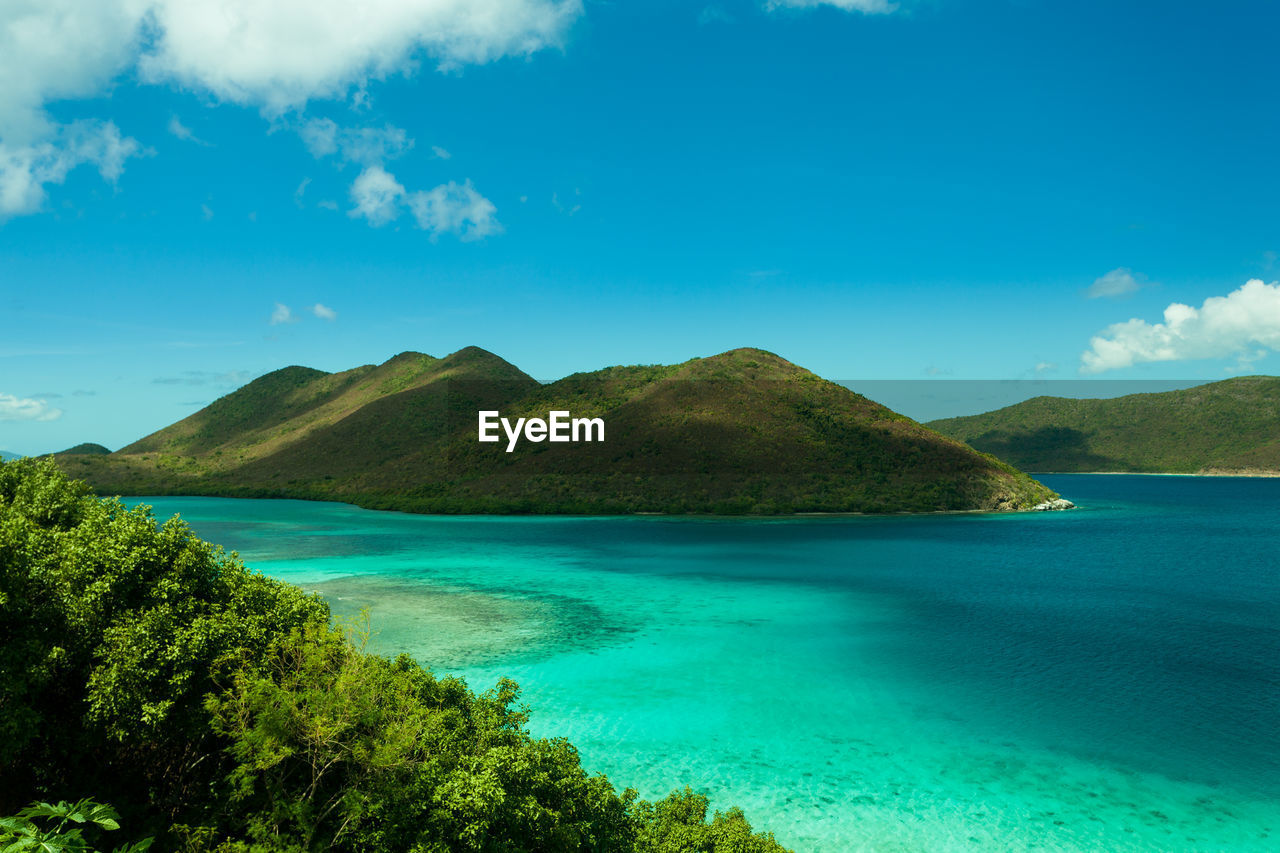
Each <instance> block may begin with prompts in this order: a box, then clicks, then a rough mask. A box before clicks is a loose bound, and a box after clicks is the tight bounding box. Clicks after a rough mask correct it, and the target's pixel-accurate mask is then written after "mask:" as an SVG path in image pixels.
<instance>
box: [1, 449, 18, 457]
mask: <svg viewBox="0 0 1280 853" xmlns="http://www.w3.org/2000/svg"><path fill="white" fill-rule="evenodd" d="M18 458H20V454H17V453H10V452H9V451H7V450H0V459H18Z"/></svg>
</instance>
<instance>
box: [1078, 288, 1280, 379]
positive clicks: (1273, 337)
mask: <svg viewBox="0 0 1280 853" xmlns="http://www.w3.org/2000/svg"><path fill="white" fill-rule="evenodd" d="M1275 349H1280V282H1272V283H1271V284H1265V283H1263V282H1262V280H1261V279H1256V278H1255V279H1250V280H1249V281H1248V282H1246V283H1245V284H1244V285H1242V286H1241V287H1239V288H1238V289H1236V290H1233V291H1232V292H1231V293H1229V294H1227V295H1226V296H1211V297H1209V298H1208V299H1206V300H1205V301H1204V303H1203V304H1202V305H1201V306H1200V307H1199V308H1193V307H1191V306H1190V305H1183V304H1182V303H1180V302H1174V303H1172V304H1171V305H1169V307H1167V308H1165V309H1164V322H1162V323H1148V322H1147V321H1145V320H1141V319H1138V318H1134V319H1131V320H1129V321H1127V322H1124V323H1114V324H1112V325H1110V326H1108V327H1107V328H1106V329H1105V330H1103V331H1102V332H1100V333H1099V334H1097V335H1095V336H1094V337H1093V338H1092V340H1090V342H1089V349H1088V350H1086V351H1085V352H1084V353H1082V354H1081V356H1080V361H1081V367H1080V372H1081V373H1102V372H1104V371H1107V370H1115V369H1118V368H1123V367H1131V366H1133V365H1135V364H1143V363H1149V362H1160V361H1187V360H1191V359H1202V358H1230V357H1234V358H1236V359H1237V367H1238V368H1241V369H1243V368H1245V367H1247V366H1248V365H1249V364H1250V363H1251V362H1253V361H1256V360H1258V359H1259V358H1262V357H1263V356H1264V355H1266V354H1267V352H1268V351H1270V350H1275Z"/></svg>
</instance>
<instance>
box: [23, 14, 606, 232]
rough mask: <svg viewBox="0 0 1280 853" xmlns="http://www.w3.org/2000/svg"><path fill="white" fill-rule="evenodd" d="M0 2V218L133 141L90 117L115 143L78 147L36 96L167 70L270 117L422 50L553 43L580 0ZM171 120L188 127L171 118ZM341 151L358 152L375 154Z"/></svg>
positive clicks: (487, 51) (523, 48)
mask: <svg viewBox="0 0 1280 853" xmlns="http://www.w3.org/2000/svg"><path fill="white" fill-rule="evenodd" d="M2 8H3V11H0V18H2V20H0V219H3V218H5V217H8V216H13V215H18V214H26V213H33V212H35V211H37V210H39V209H40V208H41V207H42V206H43V203H44V198H45V196H44V192H45V191H44V188H45V186H46V185H49V184H57V183H61V182H62V180H63V179H64V177H65V175H66V173H67V172H68V171H69V170H70V169H72V168H74V167H75V166H76V165H79V164H80V163H83V162H94V163H96V164H97V165H98V166H99V171H100V172H102V173H103V176H104V177H106V178H107V179H108V180H114V177H118V175H119V173H120V168H119V167H118V166H115V167H113V166H112V165H111V163H112V162H116V163H119V162H122V161H123V160H124V159H126V158H127V157H128V156H132V155H133V154H136V153H138V152H139V151H140V146H139V144H138V143H137V142H136V141H135V140H132V139H128V138H124V137H122V136H121V135H120V132H119V131H118V130H117V129H116V128H115V125H114V124H110V123H105V122H93V123H90V124H92V125H93V126H94V127H97V128H99V129H100V130H99V136H105V135H106V134H107V133H108V132H109V133H110V134H112V135H113V136H114V140H115V143H116V145H117V148H118V149H119V152H120V153H118V154H117V156H116V159H115V160H114V161H112V160H110V159H109V158H110V155H109V153H107V152H102V153H101V154H100V155H99V157H100V159H97V160H95V159H92V158H87V157H86V155H85V154H84V152H83V151H82V149H80V148H77V147H75V146H74V145H73V144H72V141H71V140H68V139H67V137H68V136H74V135H77V134H80V133H83V127H82V128H81V130H79V131H76V130H72V129H71V128H73V127H75V126H74V125H73V126H61V125H59V124H58V123H57V122H55V121H54V120H53V119H52V118H51V117H50V116H49V114H48V112H47V111H46V108H47V106H48V105H49V104H50V103H53V102H56V101H59V100H63V99H68V98H86V97H93V96H95V95H99V94H102V93H103V92H104V91H106V90H107V89H108V87H109V86H110V85H111V83H112V82H113V80H115V79H116V78H118V77H119V76H120V75H122V74H124V73H126V72H128V71H130V70H131V69H136V70H137V78H136V79H138V80H140V81H141V82H144V83H157V84H174V83H177V84H179V85H181V86H183V87H186V88H188V89H191V90H193V91H195V92H197V93H199V94H202V95H211V96H213V98H214V99H216V100H219V101H224V102H232V103H238V104H244V105H247V106H253V107H256V108H258V109H259V110H261V111H262V112H263V113H264V114H265V115H267V116H269V117H273V118H276V117H281V116H283V115H284V114H286V113H289V112H291V111H296V110H301V109H303V108H304V107H305V106H306V104H307V102H308V101H311V100H315V99H329V98H345V97H346V96H347V95H349V94H353V93H354V96H355V97H357V98H359V97H363V96H364V94H365V93H366V89H367V87H368V85H369V84H370V83H371V82H372V81H376V80H380V79H384V78H386V77H388V76H391V75H395V74H405V75H409V74H412V73H414V72H415V71H416V70H417V69H418V67H419V66H420V65H421V64H422V61H423V59H426V58H430V59H431V60H433V61H434V64H435V66H436V67H437V68H438V69H441V70H451V69H455V68H457V67H460V66H462V65H465V64H469V63H485V62H490V61H493V60H496V59H499V58H501V57H504V56H525V55H529V54H532V53H534V52H536V51H539V50H542V49H544V48H548V47H557V46H560V45H562V44H563V42H564V39H565V36H566V33H567V32H568V29H569V27H570V26H571V25H572V24H573V22H574V21H575V20H577V19H578V18H579V17H580V16H581V15H582V12H583V6H582V0H365V2H361V3H358V4H353V3H350V2H348V0H94V2H84V0H4V3H3V7H2ZM82 124H84V123H77V125H82ZM184 131H185V132H186V134H187V135H183V134H184ZM170 132H172V133H174V134H175V135H176V136H178V138H184V139H185V138H191V139H192V140H193V141H194V139H195V137H194V136H190V131H189V130H188V129H187V128H185V127H184V126H183V125H182V124H181V122H179V121H177V119H176V118H175V119H174V121H173V122H171V125H170ZM383 143H384V144H385V145H389V144H390V143H389V142H388V141H387V140H385V139H384V140H383ZM335 145H338V144H337V143H336V142H335ZM340 147H341V146H340V145H338V148H339V149H340ZM353 151H355V148H354V147H353ZM351 156H352V157H353V158H355V157H359V158H363V159H360V160H359V162H361V163H362V165H368V164H369V163H370V162H373V159H372V158H374V157H375V156H376V155H374V154H371V153H368V152H364V153H353V154H352V155H351ZM381 156H390V155H389V154H386V153H384V154H383V155H381ZM109 175H113V176H112V177H108V176H109Z"/></svg>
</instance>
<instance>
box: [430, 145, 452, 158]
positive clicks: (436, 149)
mask: <svg viewBox="0 0 1280 853" xmlns="http://www.w3.org/2000/svg"><path fill="white" fill-rule="evenodd" d="M431 153H432V154H434V155H436V156H437V157H439V158H440V159H441V160H448V159H450V158H451V157H453V155H452V154H450V153H449V152H448V151H446V150H445V149H443V148H441V147H440V146H439V145H432V146H431Z"/></svg>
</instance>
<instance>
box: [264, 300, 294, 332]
mask: <svg viewBox="0 0 1280 853" xmlns="http://www.w3.org/2000/svg"><path fill="white" fill-rule="evenodd" d="M295 322H297V318H296V317H294V316H293V312H292V311H291V310H289V306H288V305H285V304H283V303H280V302H277V303H276V307H275V310H274V311H272V312H271V320H270V323H271V325H273V326H280V325H283V324H285V323H295Z"/></svg>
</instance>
